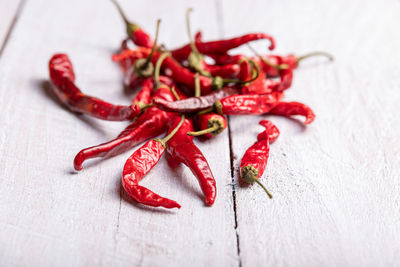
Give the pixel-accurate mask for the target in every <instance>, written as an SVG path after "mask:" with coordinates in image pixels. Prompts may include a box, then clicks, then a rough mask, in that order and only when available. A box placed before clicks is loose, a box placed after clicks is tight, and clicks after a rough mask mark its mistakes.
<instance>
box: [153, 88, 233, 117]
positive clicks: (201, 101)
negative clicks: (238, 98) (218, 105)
mask: <svg viewBox="0 0 400 267" xmlns="http://www.w3.org/2000/svg"><path fill="white" fill-rule="evenodd" d="M237 93H238V90H237V89H236V88H235V87H225V88H224V89H221V90H219V91H215V92H213V93H211V94H209V95H206V96H200V97H190V98H187V99H184V100H179V101H166V100H163V99H154V100H153V103H154V104H155V105H156V106H157V107H158V108H160V109H162V110H165V111H168V112H179V113H190V112H197V111H200V110H203V109H206V108H209V107H212V106H213V104H214V102H215V101H217V100H219V99H222V98H224V97H226V96H229V95H233V94H237Z"/></svg>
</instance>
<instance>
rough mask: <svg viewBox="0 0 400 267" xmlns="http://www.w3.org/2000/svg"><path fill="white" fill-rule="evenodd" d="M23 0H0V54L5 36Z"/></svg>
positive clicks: (9, 30)
mask: <svg viewBox="0 0 400 267" xmlns="http://www.w3.org/2000/svg"><path fill="white" fill-rule="evenodd" d="M22 5H23V0H15V1H9V0H0V6H1V7H2V8H1V9H0V55H1V51H2V50H3V47H4V45H5V42H6V39H7V36H9V34H10V33H11V31H12V28H13V25H14V23H15V22H16V20H17V19H18V15H19V14H18V12H19V11H20V10H21V9H22Z"/></svg>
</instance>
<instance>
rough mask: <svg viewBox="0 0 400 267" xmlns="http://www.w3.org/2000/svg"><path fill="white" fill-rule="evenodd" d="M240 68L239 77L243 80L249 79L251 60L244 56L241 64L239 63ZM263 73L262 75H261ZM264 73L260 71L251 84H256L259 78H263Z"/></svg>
mask: <svg viewBox="0 0 400 267" xmlns="http://www.w3.org/2000/svg"><path fill="white" fill-rule="evenodd" d="M239 67H240V70H239V73H238V76H237V77H238V79H239V80H241V81H247V80H249V79H250V78H251V76H252V75H251V74H252V73H251V66H250V64H249V61H248V60H247V59H246V58H244V59H243V60H241V62H240V64H239ZM260 74H261V75H260ZM262 78H263V77H262V73H259V75H258V77H257V79H256V80H255V81H254V82H252V83H251V84H254V83H255V82H257V80H259V79H262Z"/></svg>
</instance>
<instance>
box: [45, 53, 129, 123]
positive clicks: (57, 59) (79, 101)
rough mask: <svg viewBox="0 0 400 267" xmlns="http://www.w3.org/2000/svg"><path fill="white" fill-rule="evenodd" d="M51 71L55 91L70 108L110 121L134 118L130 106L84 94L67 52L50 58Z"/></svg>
mask: <svg viewBox="0 0 400 267" xmlns="http://www.w3.org/2000/svg"><path fill="white" fill-rule="evenodd" d="M49 72H50V79H51V82H52V84H53V86H52V88H53V92H54V93H55V95H56V96H57V98H58V99H59V100H60V101H61V102H62V103H63V104H65V105H66V106H67V107H68V108H69V109H70V110H72V111H75V112H80V113H85V114H88V115H91V116H92V117H95V118H98V119H102V120H109V121H124V120H130V119H133V118H134V116H135V110H134V109H132V108H131V107H130V106H122V105H114V104H111V103H108V102H105V101H103V100H101V99H99V98H95V97H93V96H89V95H85V94H83V93H82V92H81V91H80V90H79V88H78V87H77V86H76V85H75V83H74V81H75V74H74V71H73V67H72V63H71V61H70V60H69V58H68V56H67V55H66V54H56V55H54V56H53V57H52V58H51V59H50V62H49Z"/></svg>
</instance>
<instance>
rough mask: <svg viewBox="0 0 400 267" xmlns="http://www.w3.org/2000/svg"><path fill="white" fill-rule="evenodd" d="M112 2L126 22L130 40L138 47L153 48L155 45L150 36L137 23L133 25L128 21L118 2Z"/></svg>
mask: <svg viewBox="0 0 400 267" xmlns="http://www.w3.org/2000/svg"><path fill="white" fill-rule="evenodd" d="M112 2H113V3H114V4H115V6H116V7H117V9H118V12H119V14H120V15H121V17H122V19H123V20H124V23H125V25H126V33H127V34H128V37H129V39H131V40H132V42H133V43H134V44H135V45H137V46H143V47H148V48H151V47H152V46H153V44H154V43H153V40H152V38H151V37H150V35H149V34H147V33H146V32H145V31H144V30H143V29H142V28H141V27H140V26H139V25H137V24H136V23H132V22H130V21H129V20H128V18H127V17H126V15H125V13H124V12H123V10H122V8H121V6H120V5H119V4H118V2H117V1H116V0H112Z"/></svg>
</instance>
